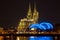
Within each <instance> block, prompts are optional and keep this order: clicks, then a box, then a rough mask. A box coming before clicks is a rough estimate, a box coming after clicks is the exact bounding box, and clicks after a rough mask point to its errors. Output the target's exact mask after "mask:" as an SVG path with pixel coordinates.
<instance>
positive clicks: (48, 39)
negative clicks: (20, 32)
mask: <svg viewBox="0 0 60 40" xmlns="http://www.w3.org/2000/svg"><path fill="white" fill-rule="evenodd" d="M29 40H53V37H51V36H38V37H35V36H31V37H29Z"/></svg>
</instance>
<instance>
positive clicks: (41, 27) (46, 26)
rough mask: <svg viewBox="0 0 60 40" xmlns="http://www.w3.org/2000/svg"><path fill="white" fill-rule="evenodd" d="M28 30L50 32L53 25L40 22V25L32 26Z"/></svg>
mask: <svg viewBox="0 0 60 40" xmlns="http://www.w3.org/2000/svg"><path fill="white" fill-rule="evenodd" d="M29 28H36V29H39V30H50V29H53V25H52V24H51V23H49V22H42V23H40V24H32V25H31V26H30V27H29Z"/></svg>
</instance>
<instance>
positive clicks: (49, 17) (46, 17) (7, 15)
mask: <svg viewBox="0 0 60 40" xmlns="http://www.w3.org/2000/svg"><path fill="white" fill-rule="evenodd" d="M29 2H30V3H31V5H32V7H33V3H34V0H26V1H25V0H22V1H20V0H17V1H16V0H15V1H12V0H10V1H6V0H5V1H1V13H0V26H2V27H11V26H13V27H16V26H18V24H19V21H20V19H21V18H24V17H26V14H27V11H28V4H29ZM36 5H37V10H38V11H39V21H49V22H52V23H53V24H54V23H55V24H56V23H60V21H59V20H60V14H59V12H58V10H57V3H56V1H53V0H46V1H43V0H36ZM32 10H33V8H32Z"/></svg>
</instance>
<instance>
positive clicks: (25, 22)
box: [17, 4, 39, 32]
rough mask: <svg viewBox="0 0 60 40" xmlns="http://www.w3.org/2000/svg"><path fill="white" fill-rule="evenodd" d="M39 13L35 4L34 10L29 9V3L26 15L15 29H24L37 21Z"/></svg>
mask: <svg viewBox="0 0 60 40" xmlns="http://www.w3.org/2000/svg"><path fill="white" fill-rule="evenodd" d="M38 16H39V13H38V11H37V9H36V4H34V11H33V12H32V10H31V5H30V4H29V9H28V13H27V17H26V18H24V19H21V20H20V22H19V25H18V28H17V31H18V32H20V31H26V29H27V28H28V27H29V26H30V25H31V24H35V23H37V22H38Z"/></svg>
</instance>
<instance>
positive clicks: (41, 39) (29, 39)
mask: <svg viewBox="0 0 60 40" xmlns="http://www.w3.org/2000/svg"><path fill="white" fill-rule="evenodd" d="M0 40H54V38H53V37H52V36H4V37H3V36H0Z"/></svg>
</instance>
